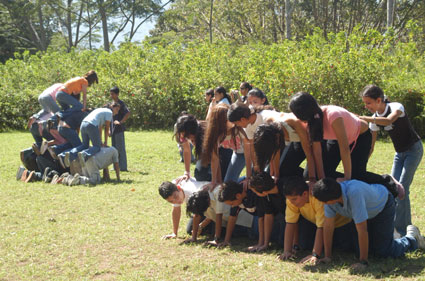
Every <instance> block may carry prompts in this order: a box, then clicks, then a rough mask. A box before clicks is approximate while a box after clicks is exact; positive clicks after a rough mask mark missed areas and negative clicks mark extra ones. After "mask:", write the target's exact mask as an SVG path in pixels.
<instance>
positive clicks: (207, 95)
mask: <svg viewBox="0 0 425 281" xmlns="http://www.w3.org/2000/svg"><path fill="white" fill-rule="evenodd" d="M213 97H214V89H208V90H206V91H205V101H206V102H208V103H209V102H211V100H212V98H213Z"/></svg>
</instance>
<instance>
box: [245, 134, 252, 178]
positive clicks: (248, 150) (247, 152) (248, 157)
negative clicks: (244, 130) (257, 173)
mask: <svg viewBox="0 0 425 281" xmlns="http://www.w3.org/2000/svg"><path fill="white" fill-rule="evenodd" d="M243 146H244V150H243V154H244V156H245V167H246V178H248V179H249V178H250V177H251V173H252V160H251V146H252V140H249V139H247V138H244V139H243Z"/></svg>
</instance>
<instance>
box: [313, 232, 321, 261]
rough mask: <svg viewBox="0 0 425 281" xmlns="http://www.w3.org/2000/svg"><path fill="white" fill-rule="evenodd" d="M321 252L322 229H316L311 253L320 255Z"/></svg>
mask: <svg viewBox="0 0 425 281" xmlns="http://www.w3.org/2000/svg"><path fill="white" fill-rule="evenodd" d="M322 250H323V227H318V228H317V230H316V237H315V238H314V246H313V253H316V254H318V255H319V256H320V255H321V254H322Z"/></svg>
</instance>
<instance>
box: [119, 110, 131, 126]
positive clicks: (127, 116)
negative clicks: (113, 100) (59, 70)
mask: <svg viewBox="0 0 425 281" xmlns="http://www.w3.org/2000/svg"><path fill="white" fill-rule="evenodd" d="M130 115H131V112H130V111H129V112H127V114H126V115H124V117H123V118H122V119H121V121H120V123H121V124H122V123H124V122H125V121H127V119H128V118H129V117H130Z"/></svg>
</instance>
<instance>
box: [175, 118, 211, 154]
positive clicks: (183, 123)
mask: <svg viewBox="0 0 425 281" xmlns="http://www.w3.org/2000/svg"><path fill="white" fill-rule="evenodd" d="M204 123H205V122H204ZM202 124H203V123H198V120H196V118H195V116H193V115H192V114H188V113H182V115H180V116H179V118H177V122H176V124H175V132H174V138H175V139H176V141H177V142H178V143H182V142H184V141H185V139H189V140H190V141H191V142H192V144H193V145H194V146H195V155H196V157H200V156H201V153H202V142H203V138H204V128H205V126H203V125H202Z"/></svg>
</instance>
